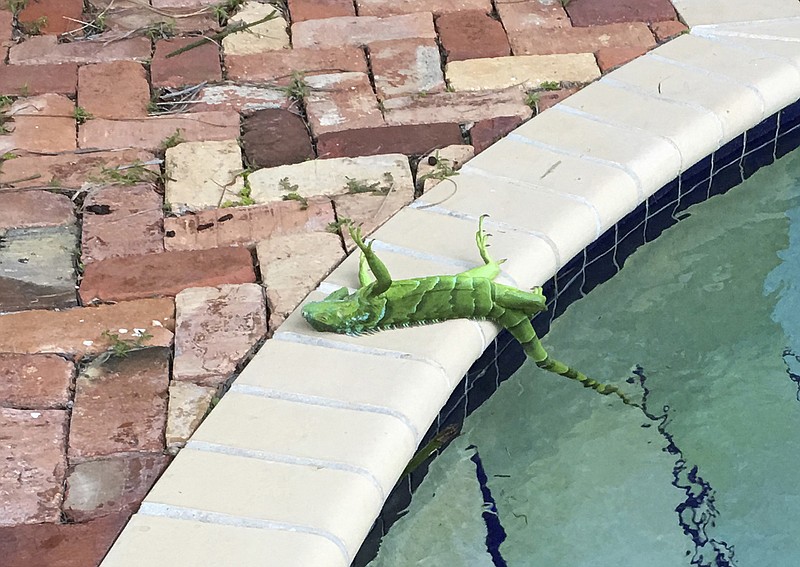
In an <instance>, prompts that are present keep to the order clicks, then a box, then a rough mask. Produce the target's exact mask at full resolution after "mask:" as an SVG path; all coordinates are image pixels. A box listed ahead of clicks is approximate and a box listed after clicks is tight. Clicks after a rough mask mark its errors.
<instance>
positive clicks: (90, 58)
mask: <svg viewBox="0 0 800 567" xmlns="http://www.w3.org/2000/svg"><path fill="white" fill-rule="evenodd" d="M149 58H150V40H149V39H148V38H146V37H131V38H128V39H121V40H118V41H112V42H108V38H106V37H103V36H95V37H94V38H92V39H90V40H85V41H73V42H72V43H58V42H57V39H56V37H55V36H52V35H39V36H34V37H29V38H28V39H26V40H25V41H23V42H22V43H18V44H16V45H14V46H13V47H12V48H11V50H10V51H9V53H8V62H9V63H11V64H12V65H43V64H53V63H78V64H81V65H83V64H86V63H107V62H109V61H119V60H120V59H125V60H132V61H140V62H142V61H145V60H146V59H149Z"/></svg>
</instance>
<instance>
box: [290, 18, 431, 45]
mask: <svg viewBox="0 0 800 567" xmlns="http://www.w3.org/2000/svg"><path fill="white" fill-rule="evenodd" d="M411 38H429V39H434V38H436V30H435V29H434V28H433V17H432V16H431V14H430V12H427V13H416V14H407V15H403V16H388V17H386V18H377V17H374V16H359V17H355V18H353V17H340V18H326V19H324V20H307V21H305V22H298V23H296V24H293V25H292V45H293V46H294V47H315V48H319V47H323V48H324V47H342V46H350V47H359V46H362V45H368V44H370V43H372V42H373V41H388V40H392V39H411Z"/></svg>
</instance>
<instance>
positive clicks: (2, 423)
mask: <svg viewBox="0 0 800 567" xmlns="http://www.w3.org/2000/svg"><path fill="white" fill-rule="evenodd" d="M67 419H68V416H67V412H66V411H64V410H36V411H31V410H16V409H7V408H0V432H2V433H0V439H2V442H1V443H0V478H1V479H3V483H2V484H1V485H0V526H9V525H12V526H13V525H14V524H34V523H39V522H57V521H58V520H59V519H60V517H61V500H62V498H63V491H62V483H63V482H64V475H65V472H66V468H67V462H66V456H65V450H66V435H67ZM4 555H5V554H4ZM4 564H5V562H4Z"/></svg>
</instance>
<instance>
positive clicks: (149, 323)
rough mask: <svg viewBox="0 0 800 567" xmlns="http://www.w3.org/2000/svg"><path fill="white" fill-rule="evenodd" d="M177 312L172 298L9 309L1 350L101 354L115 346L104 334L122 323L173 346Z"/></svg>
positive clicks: (1, 323) (1, 320)
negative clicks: (34, 309)
mask: <svg viewBox="0 0 800 567" xmlns="http://www.w3.org/2000/svg"><path fill="white" fill-rule="evenodd" d="M174 313H175V311H174V303H173V300H172V299H171V298H165V299H143V300H140V301H126V302H121V303H116V304H114V305H101V306H99V307H79V308H75V309H66V310H64V311H46V310H36V311H20V312H17V313H8V314H5V315H0V352H11V353H32V354H33V353H39V352H44V353H64V354H71V355H74V356H76V357H81V356H84V355H90V354H97V353H100V352H103V351H104V350H106V349H107V348H109V346H110V345H111V340H110V339H109V338H108V337H107V336H105V335H104V334H103V333H104V332H105V331H108V330H115V329H120V328H124V329H131V330H132V329H143V330H144V331H145V332H147V333H148V334H150V335H152V336H153V338H152V339H150V340H149V341H147V343H146V344H148V345H153V346H169V345H171V344H172V330H171V329H173V328H174V325H175V323H174Z"/></svg>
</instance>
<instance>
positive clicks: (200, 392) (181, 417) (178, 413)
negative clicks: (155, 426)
mask: <svg viewBox="0 0 800 567" xmlns="http://www.w3.org/2000/svg"><path fill="white" fill-rule="evenodd" d="M216 392H217V389H216V388H209V387H206V386H198V385H197V384H192V383H191V382H176V381H174V380H173V381H172V382H171V383H170V385H169V410H168V413H167V430H166V433H165V435H164V437H165V439H166V442H167V450H168V451H170V452H174V451H177V450H178V449H179V448H180V447H183V446H184V445H185V444H186V441H187V440H188V439H189V437H191V435H192V433H194V430H195V429H197V426H198V425H200V422H201V421H203V418H204V417H205V416H206V413H208V410H209V409H210V408H211V403H212V401H213V400H214V396H215V395H216Z"/></svg>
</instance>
